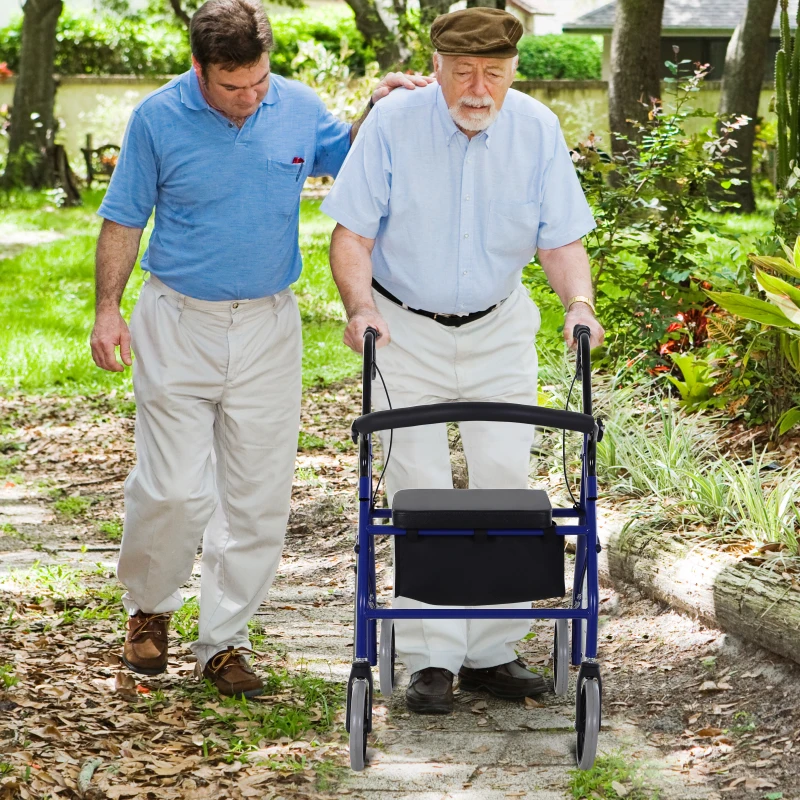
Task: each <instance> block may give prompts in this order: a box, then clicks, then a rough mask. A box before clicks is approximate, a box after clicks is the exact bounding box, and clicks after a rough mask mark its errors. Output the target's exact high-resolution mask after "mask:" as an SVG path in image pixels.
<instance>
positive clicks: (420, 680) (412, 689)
mask: <svg viewBox="0 0 800 800" xmlns="http://www.w3.org/2000/svg"><path fill="white" fill-rule="evenodd" d="M453 677H454V676H453V673H452V672H450V670H448V669H441V668H439V667H428V668H427V669H421V670H420V671H419V672H415V673H414V674H413V675H412V676H411V680H410V681H409V684H408V689H406V704H407V705H408V710H409V711H414V712H416V713H417V714H449V713H451V712H452V710H453Z"/></svg>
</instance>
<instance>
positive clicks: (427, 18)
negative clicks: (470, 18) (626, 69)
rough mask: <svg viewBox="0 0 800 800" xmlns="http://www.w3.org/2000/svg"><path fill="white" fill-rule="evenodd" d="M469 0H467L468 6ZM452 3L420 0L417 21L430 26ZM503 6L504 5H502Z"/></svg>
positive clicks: (446, 0)
mask: <svg viewBox="0 0 800 800" xmlns="http://www.w3.org/2000/svg"><path fill="white" fill-rule="evenodd" d="M470 1H471V0H467V5H468V6H469V3H470ZM504 2H505V0H504ZM451 5H452V3H451V0H420V2H419V21H420V23H421V24H422V25H423V26H424V27H425V28H430V26H431V23H432V22H433V21H434V20H435V19H436V17H438V16H439V15H440V14H446V13H447V12H448V11H449V10H450V6H451ZM504 7H505V6H504Z"/></svg>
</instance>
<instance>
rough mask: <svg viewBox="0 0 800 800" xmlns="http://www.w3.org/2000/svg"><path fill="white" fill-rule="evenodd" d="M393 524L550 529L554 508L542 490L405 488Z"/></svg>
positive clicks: (395, 500)
mask: <svg viewBox="0 0 800 800" xmlns="http://www.w3.org/2000/svg"><path fill="white" fill-rule="evenodd" d="M392 524H393V525H395V526H397V527H398V528H405V529H406V530H421V529H422V530H428V529H440V530H475V529H478V530H487V529H498V530H499V529H503V528H505V529H510V530H520V529H525V528H535V529H539V528H549V527H550V526H551V525H552V524H553V507H552V506H551V504H550V498H549V497H548V496H547V492H544V491H542V490H541V489H401V490H400V491H398V492H396V493H395V495H394V498H393V499H392Z"/></svg>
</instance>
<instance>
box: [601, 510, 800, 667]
mask: <svg viewBox="0 0 800 800" xmlns="http://www.w3.org/2000/svg"><path fill="white" fill-rule="evenodd" d="M621 522H622V520H621V521H619V523H617V524H613V523H612V524H609V525H607V526H603V527H601V530H600V541H601V542H602V544H603V551H602V553H601V555H600V577H601V580H603V582H604V583H611V584H628V585H632V586H635V587H636V588H637V589H639V591H641V592H642V593H643V594H645V595H647V596H648V597H651V598H652V599H654V600H659V601H661V602H664V603H667V604H668V605H670V606H671V607H672V608H675V609H677V610H678V611H683V612H687V613H688V614H690V615H691V616H694V617H699V618H700V619H701V620H702V621H703V622H705V623H707V624H708V625H711V626H713V627H715V628H719V629H720V630H723V631H727V632H729V633H732V634H734V635H735V636H739V637H741V638H742V639H746V640H748V641H751V642H754V643H755V644H758V645H760V646H761V647H764V648H766V649H767V650H770V651H771V652H773V653H778V654H779V655H782V656H785V657H786V658H790V659H792V660H793V661H796V662H797V663H800V586H798V584H797V583H796V582H794V581H792V580H790V579H787V578H784V577H782V576H781V573H782V572H784V570H783V568H780V566H779V565H780V560H779V559H775V560H774V561H773V563H774V565H775V567H773V568H770V566H769V562H770V560H771V559H762V561H763V562H764V563H763V564H758V563H752V561H750V560H748V561H745V560H744V559H743V558H742V557H741V556H735V555H732V554H729V553H725V552H720V551H719V550H717V549H715V548H711V547H707V546H706V545H704V544H703V543H702V542H700V541H698V540H696V539H695V540H691V539H684V538H682V537H680V536H671V535H670V534H668V533H663V532H661V531H652V530H643V529H641V528H639V529H637V528H635V527H633V526H631V527H629V528H627V529H626V528H625V527H623V526H622V524H621Z"/></svg>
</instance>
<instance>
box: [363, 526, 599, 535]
mask: <svg viewBox="0 0 800 800" xmlns="http://www.w3.org/2000/svg"><path fill="white" fill-rule="evenodd" d="M366 532H367V533H369V534H372V535H373V536H381V535H383V536H405V535H406V534H407V533H408V530H407V529H406V528H397V527H395V526H394V525H367V527H366ZM415 533H417V534H419V535H420V536H472V535H473V534H474V533H475V529H474V528H465V529H463V530H457V529H455V530H454V529H447V530H440V529H436V528H428V529H425V528H420V529H419V530H417V531H415ZM548 533H555V534H557V535H558V536H587V535H588V534H589V529H588V528H587V527H586V526H585V525H558V526H555V527H554V528H553V529H547V530H546V529H544V528H520V529H517V530H515V529H513V528H499V529H496V530H495V529H492V528H489V529H488V530H486V535H487V536H544V535H545V534H548Z"/></svg>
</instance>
